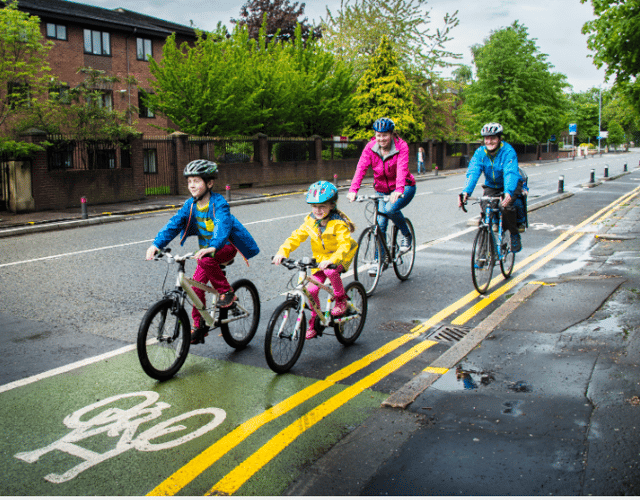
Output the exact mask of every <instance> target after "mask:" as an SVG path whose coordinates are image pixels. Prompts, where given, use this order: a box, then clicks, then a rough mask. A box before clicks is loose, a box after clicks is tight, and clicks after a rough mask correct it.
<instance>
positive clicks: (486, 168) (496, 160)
mask: <svg viewBox="0 0 640 500" xmlns="http://www.w3.org/2000/svg"><path fill="white" fill-rule="evenodd" d="M503 132H504V130H503V128H502V125H500V124H499V123H487V124H486V125H485V126H484V127H482V130H481V131H480V134H481V135H482V136H483V137H484V147H483V148H478V149H477V150H476V152H475V153H474V155H473V157H472V158H471V161H470V162H469V168H468V169H467V183H466V185H465V187H464V189H463V190H462V198H461V199H460V198H459V201H458V206H462V204H463V203H464V202H466V201H467V198H468V197H469V196H470V195H471V193H473V190H474V189H475V187H476V184H477V182H478V180H479V179H480V175H482V174H484V179H485V184H484V185H483V186H482V187H483V188H484V196H500V195H501V194H502V193H504V198H503V199H502V202H501V205H502V207H503V208H504V212H503V213H504V224H505V228H506V229H509V231H510V232H511V251H512V252H514V253H515V252H519V251H520V250H521V248H522V245H521V242H520V233H519V232H518V227H517V223H516V209H517V210H518V211H520V210H522V211H524V206H523V202H522V183H523V181H522V178H521V176H520V171H519V169H518V156H517V155H516V151H515V150H514V149H513V147H512V146H511V145H510V144H507V143H506V142H504V141H502V134H503Z"/></svg>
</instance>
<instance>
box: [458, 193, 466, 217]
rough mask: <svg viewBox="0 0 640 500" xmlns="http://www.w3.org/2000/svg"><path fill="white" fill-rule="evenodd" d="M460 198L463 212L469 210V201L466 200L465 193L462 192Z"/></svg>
mask: <svg viewBox="0 0 640 500" xmlns="http://www.w3.org/2000/svg"><path fill="white" fill-rule="evenodd" d="M458 199H459V200H460V208H461V209H462V211H463V212H465V213H466V212H467V206H466V205H467V203H466V202H465V201H464V195H463V194H462V193H460V194H459V195H458Z"/></svg>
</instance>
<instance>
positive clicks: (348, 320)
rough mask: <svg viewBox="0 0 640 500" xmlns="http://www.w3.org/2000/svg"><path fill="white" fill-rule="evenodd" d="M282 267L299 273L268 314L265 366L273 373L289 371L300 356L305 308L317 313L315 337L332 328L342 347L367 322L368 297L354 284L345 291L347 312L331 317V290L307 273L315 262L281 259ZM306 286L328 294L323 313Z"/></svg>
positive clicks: (303, 336) (351, 339)
mask: <svg viewBox="0 0 640 500" xmlns="http://www.w3.org/2000/svg"><path fill="white" fill-rule="evenodd" d="M281 264H282V265H283V266H284V267H286V268H287V269H291V270H293V269H298V270H299V273H298V282H297V285H296V286H295V287H294V288H293V289H292V290H289V291H287V292H286V293H284V294H283V295H286V300H285V301H284V302H283V303H282V304H280V305H279V306H278V307H276V310H275V311H274V312H273V314H272V315H271V319H270V320H269V325H268V326H267V334H266V336H265V339H264V353H265V357H266V358H267V364H268V365H269V368H271V369H272V370H273V371H274V372H276V373H285V372H287V371H289V370H290V369H291V367H292V366H293V365H294V364H295V363H296V361H297V360H298V358H299V357H300V353H301V352H302V347H303V346H304V341H305V335H306V332H307V322H306V318H305V309H309V310H310V309H311V308H313V310H314V311H315V312H316V314H317V316H316V321H315V330H316V332H317V333H318V337H322V335H323V333H325V329H328V328H333V332H334V334H335V337H336V338H337V339H338V342H340V343H341V344H343V345H351V344H353V343H354V342H355V341H356V340H357V339H358V337H359V336H360V334H361V333H362V329H363V328H364V322H365V321H366V319H367V294H366V293H365V290H364V287H363V286H362V285H361V284H360V283H358V282H357V281H352V282H351V283H349V284H348V285H347V286H345V288H344V290H345V293H346V294H347V312H346V313H345V314H343V315H342V316H332V315H331V308H332V307H333V303H334V293H333V288H332V287H331V285H330V284H328V285H325V284H324V283H320V282H319V280H317V279H316V278H314V277H313V276H312V275H310V274H309V271H310V270H311V269H315V268H317V267H318V263H317V262H316V261H315V259H311V258H309V257H304V258H302V259H300V260H293V259H284V260H283V261H282V262H281ZM309 283H313V284H315V285H317V286H319V287H320V289H322V290H324V291H325V292H327V293H328V297H327V301H326V307H325V309H324V311H323V310H322V308H321V307H320V306H319V305H318V304H316V303H315V301H314V300H313V299H312V298H311V294H310V293H309V291H308V290H307V285H308V284H309Z"/></svg>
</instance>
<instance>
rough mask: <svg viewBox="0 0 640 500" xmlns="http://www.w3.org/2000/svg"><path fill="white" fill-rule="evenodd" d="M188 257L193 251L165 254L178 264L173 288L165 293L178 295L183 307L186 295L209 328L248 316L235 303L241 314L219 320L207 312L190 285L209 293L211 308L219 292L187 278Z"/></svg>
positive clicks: (190, 256) (218, 296)
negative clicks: (173, 254) (182, 253)
mask: <svg viewBox="0 0 640 500" xmlns="http://www.w3.org/2000/svg"><path fill="white" fill-rule="evenodd" d="M190 258H193V253H188V254H185V255H182V256H180V255H176V256H171V255H170V254H167V261H168V262H169V263H173V262H175V263H177V264H178V275H177V277H176V287H175V289H173V290H171V291H169V292H167V293H166V295H167V296H173V297H176V296H178V297H179V298H177V299H176V300H178V302H179V305H180V307H184V302H185V299H186V297H185V295H186V296H188V297H189V299H191V303H192V304H193V306H194V307H195V308H196V309H197V310H198V312H199V313H200V314H201V315H202V317H203V318H204V320H205V323H206V324H207V326H209V327H211V328H216V327H218V326H220V325H223V324H227V323H231V322H233V321H238V320H239V319H244V318H247V317H249V311H247V310H246V309H245V308H244V307H243V306H242V304H240V303H236V307H237V308H238V309H240V310H241V311H242V314H241V315H238V316H233V317H227V318H226V319H223V320H221V319H220V318H214V317H213V316H212V315H211V314H210V313H209V311H208V310H207V308H206V307H205V305H204V304H203V303H202V301H201V300H200V298H199V297H198V296H197V295H196V292H195V291H194V290H193V288H192V287H196V288H199V289H200V290H203V291H205V292H209V293H211V295H212V297H211V310H215V308H216V304H217V303H218V299H219V298H220V294H219V293H218V291H217V290H216V289H215V288H213V287H211V286H208V285H205V284H204V283H200V282H199V281H196V280H194V279H193V278H189V277H187V276H186V274H185V264H186V261H187V259H190Z"/></svg>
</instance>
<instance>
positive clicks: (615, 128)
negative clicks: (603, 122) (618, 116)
mask: <svg viewBox="0 0 640 500" xmlns="http://www.w3.org/2000/svg"><path fill="white" fill-rule="evenodd" d="M608 131H609V137H608V139H607V144H610V145H612V146H614V147H616V148H617V146H618V145H619V144H622V143H623V142H624V130H622V126H621V125H620V124H619V123H618V122H617V121H616V120H612V121H610V122H609V125H608Z"/></svg>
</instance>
